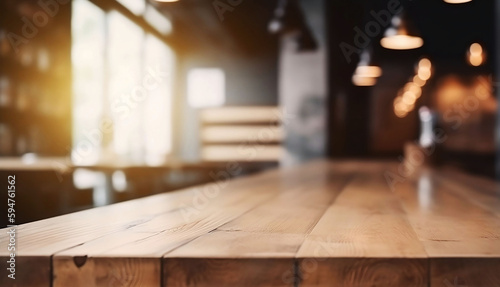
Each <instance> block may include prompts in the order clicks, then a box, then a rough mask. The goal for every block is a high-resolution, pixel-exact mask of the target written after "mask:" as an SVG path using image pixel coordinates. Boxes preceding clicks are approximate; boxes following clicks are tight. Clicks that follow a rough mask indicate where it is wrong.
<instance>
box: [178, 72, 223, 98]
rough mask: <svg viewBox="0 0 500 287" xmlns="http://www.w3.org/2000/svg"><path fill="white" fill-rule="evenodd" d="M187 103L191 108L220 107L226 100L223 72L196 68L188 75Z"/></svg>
mask: <svg viewBox="0 0 500 287" xmlns="http://www.w3.org/2000/svg"><path fill="white" fill-rule="evenodd" d="M187 80H188V102H189V105H190V106H191V107H193V108H207V107H216V106H222V105H223V104H224V102H225V100H226V95H225V91H226V90H225V85H226V83H225V75H224V71H223V70H221V69H218V68H196V69H193V70H191V71H189V73H188V79H187Z"/></svg>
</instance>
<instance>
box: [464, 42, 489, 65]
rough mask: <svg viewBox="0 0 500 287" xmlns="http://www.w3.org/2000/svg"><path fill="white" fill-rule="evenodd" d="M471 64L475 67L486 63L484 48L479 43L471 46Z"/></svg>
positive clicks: (469, 54) (469, 53)
mask: <svg viewBox="0 0 500 287" xmlns="http://www.w3.org/2000/svg"><path fill="white" fill-rule="evenodd" d="M468 56H469V63H470V64H471V65H472V66H474V67H477V66H481V65H482V64H483V63H484V58H485V56H484V52H483V47H481V45H480V44H479V43H473V44H472V45H470V48H469V52H468Z"/></svg>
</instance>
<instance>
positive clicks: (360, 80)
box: [352, 75, 377, 86]
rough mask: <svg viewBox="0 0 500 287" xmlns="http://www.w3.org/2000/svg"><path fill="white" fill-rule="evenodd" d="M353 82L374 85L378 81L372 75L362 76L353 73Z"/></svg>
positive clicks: (357, 84) (361, 84)
mask: <svg viewBox="0 0 500 287" xmlns="http://www.w3.org/2000/svg"><path fill="white" fill-rule="evenodd" d="M352 82H353V84H355V85H356V86H374V85H375V84H376V83H377V79H376V78H372V77H361V76H358V75H353V76H352Z"/></svg>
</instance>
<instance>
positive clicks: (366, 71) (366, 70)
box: [354, 66, 382, 78]
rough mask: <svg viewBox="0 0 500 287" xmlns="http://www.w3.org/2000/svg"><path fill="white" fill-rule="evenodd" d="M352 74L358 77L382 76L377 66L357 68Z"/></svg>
mask: <svg viewBox="0 0 500 287" xmlns="http://www.w3.org/2000/svg"><path fill="white" fill-rule="evenodd" d="M354 73H355V75H356V76H359V77H370V78H378V77H380V76H381V75H382V69H381V68H380V67H377V66H358V67H357V68H356V71H355V72H354Z"/></svg>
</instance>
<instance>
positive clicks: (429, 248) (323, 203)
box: [0, 161, 500, 287]
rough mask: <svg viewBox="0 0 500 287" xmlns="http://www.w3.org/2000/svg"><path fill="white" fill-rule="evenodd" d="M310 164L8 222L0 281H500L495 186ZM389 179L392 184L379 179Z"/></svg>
mask: <svg viewBox="0 0 500 287" xmlns="http://www.w3.org/2000/svg"><path fill="white" fill-rule="evenodd" d="M398 167H399V165H398V164H397V163H387V162H354V161H350V162H325V161H322V162H314V163H309V164H305V165H303V166H300V167H294V168H286V169H285V168H282V169H276V170H273V171H268V172H264V173H261V174H257V175H253V176H249V177H244V178H241V179H236V180H231V181H220V182H217V183H212V184H207V185H203V186H199V187H194V188H188V189H184V190H180V191H178V192H173V193H165V194H159V195H154V196H150V197H146V198H142V199H137V200H133V201H129V202H123V203H119V204H114V205H111V206H106V207H100V208H95V209H92V210H86V211H82V212H78V213H73V214H68V215H64V216H59V217H55V218H51V219H47V220H42V221H38V222H33V223H28V224H24V225H20V226H18V227H17V229H16V248H17V249H16V251H17V256H16V279H15V280H12V279H9V278H7V274H5V272H6V271H5V270H6V268H7V267H8V266H7V265H6V260H7V259H8V258H9V257H8V256H9V252H8V251H7V246H6V242H8V240H9V234H8V233H7V232H8V231H9V229H3V230H0V239H1V240H0V242H1V247H0V257H1V258H0V269H1V270H3V271H2V273H3V274H2V276H1V277H0V285H1V286H15V285H14V284H15V283H16V284H18V285H17V286H50V285H51V284H52V286H445V287H446V286H485V287H486V286H488V287H490V286H500V188H499V185H498V184H497V183H495V182H493V181H489V180H485V179H479V178H476V177H473V176H470V175H466V174H462V173H460V172H456V171H438V170H422V171H419V172H416V173H414V174H413V175H410V176H405V174H404V173H402V169H401V168H400V169H399V171H398ZM391 187H392V188H391Z"/></svg>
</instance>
